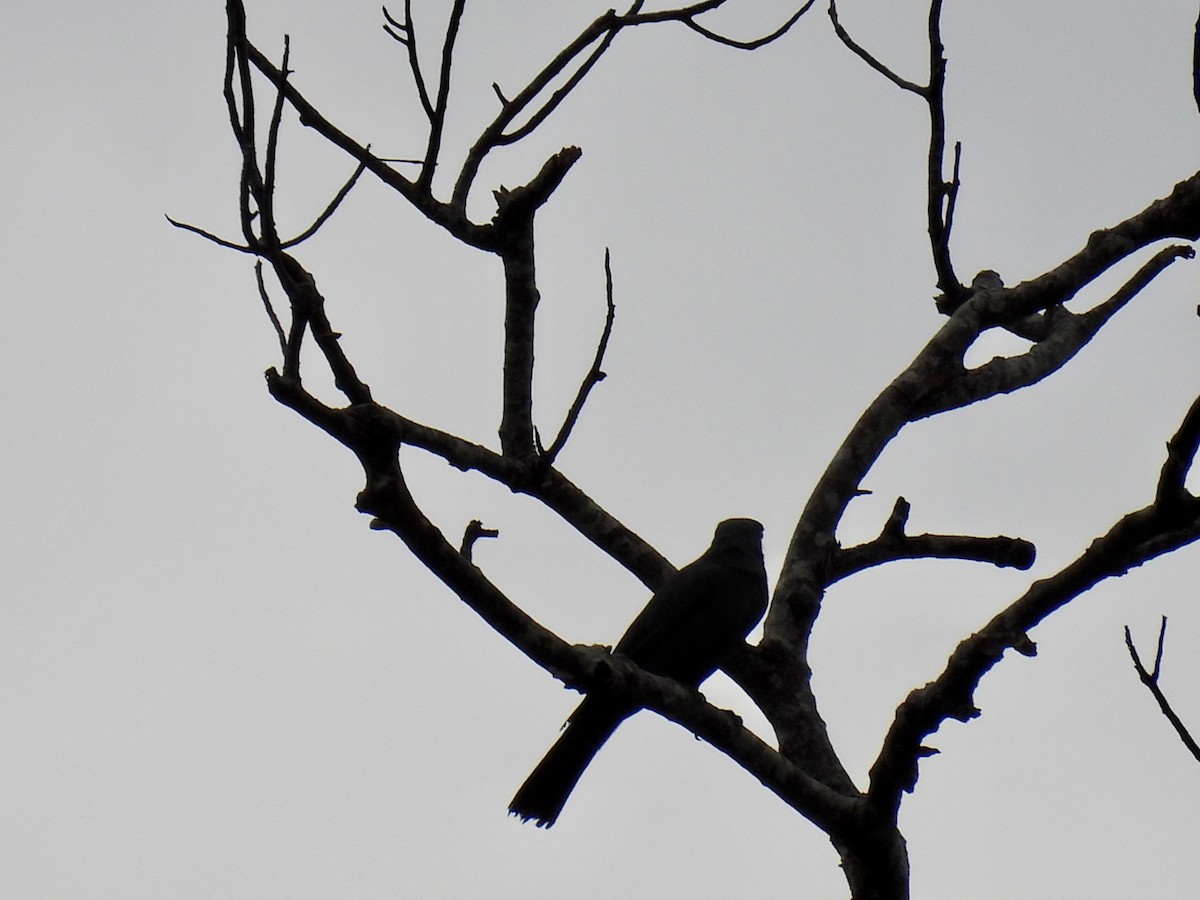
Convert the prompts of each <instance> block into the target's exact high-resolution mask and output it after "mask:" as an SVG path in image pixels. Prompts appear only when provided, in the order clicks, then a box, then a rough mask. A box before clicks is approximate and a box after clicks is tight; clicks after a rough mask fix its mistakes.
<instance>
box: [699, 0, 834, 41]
mask: <svg viewBox="0 0 1200 900" xmlns="http://www.w3.org/2000/svg"><path fill="white" fill-rule="evenodd" d="M815 2H816V0H808V2H807V3H805V4H804V5H803V6H802V7H800V9H798V10H797V11H796V12H795V13H794V14H793V15H792V16H791V18H789V19H788V20H787V21H786V22H784V23H783V24H782V25H780V26H779V27H778V28H776V29H775V30H774V31H772V32H771V33H770V34H767V35H764V36H763V37H760V38H755V39H753V40H749V41H738V40H734V39H733V38H727V37H724V36H723V35H720V34H717V33H716V32H715V31H710V30H709V29H707V28H705V27H704V26H703V25H701V24H700V23H699V22H697V21H696V19H695V18H694V17H692V18H688V19H684V20H683V24H685V25H686V26H687V27H688V28H690V29H692V31H695V32H696V33H697V34H700V35H703V36H704V37H706V38H708V39H709V40H710V41H715V42H716V43H718V44H723V45H725V46H726V47H733V48H734V49H736V50H757V49H758V48H759V47H765V46H766V45H767V44H770V43H772V42H773V41H777V40H779V38H781V37H783V36H784V35H785V34H787V33H788V32H789V31H791V29H792V26H793V25H795V24H796V23H797V22H799V21H800V17H801V16H802V15H804V14H805V13H806V12H808V9H809V7H810V6H812V5H813V3H815Z"/></svg>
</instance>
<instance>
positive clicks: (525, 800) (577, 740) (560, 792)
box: [508, 697, 629, 828]
mask: <svg viewBox="0 0 1200 900" xmlns="http://www.w3.org/2000/svg"><path fill="white" fill-rule="evenodd" d="M628 715H629V711H628V710H626V709H625V708H624V707H622V706H616V705H614V704H612V703H609V702H607V701H605V700H600V699H597V698H593V697H585V698H584V700H583V702H582V703H581V704H579V708H578V709H576V710H575V712H574V713H572V714H571V718H570V720H569V721H568V722H567V728H566V730H565V731H564V732H563V733H562V735H561V736H560V737H559V739H558V740H557V741H555V743H554V746H553V747H551V748H550V750H549V751H548V752H547V753H546V755H545V756H543V757H542V761H541V762H540V763H538V764H537V768H535V769H534V770H533V772H531V773H530V775H529V777H528V778H526V779H525V783H524V784H523V785H521V788H520V790H518V791H517V793H516V796H515V797H513V798H512V802H511V803H509V804H508V811H509V812H510V813H511V814H512V815H515V816H519V817H520V818H521V820H522V821H524V822H528V821H529V820H530V819H533V820H534V823H535V824H536V825H537V826H538V827H539V828H549V827H550V826H551V825H553V824H554V821H555V819H557V818H558V814H559V813H560V812H562V808H563V804H565V803H566V802H567V797H569V796H570V795H571V791H572V790H574V789H575V784H576V782H578V781H579V778H580V776H581V775H583V770H584V769H586V768H587V767H588V763H590V762H591V761H592V757H594V756H595V755H596V753H597V752H598V751H599V750H600V748H601V747H603V746H604V742H605V741H607V740H608V739H609V737H611V736H612V733H613V732H614V731H616V729H617V726H618V725H620V724H621V722H622V720H624V719H625V718H626V717H627V716H628Z"/></svg>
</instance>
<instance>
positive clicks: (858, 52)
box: [829, 0, 929, 98]
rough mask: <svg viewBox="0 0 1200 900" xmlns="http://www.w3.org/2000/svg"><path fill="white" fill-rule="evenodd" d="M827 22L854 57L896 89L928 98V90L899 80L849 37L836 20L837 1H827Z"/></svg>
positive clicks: (913, 83)
mask: <svg viewBox="0 0 1200 900" xmlns="http://www.w3.org/2000/svg"><path fill="white" fill-rule="evenodd" d="M829 21H831V22H832V23H833V30H834V31H835V32H836V33H837V36H838V38H839V39H840V40H841V42H842V43H843V44H845V45H846V47H847V48H848V49H849V50H850V51H851V52H852V53H854V55H855V56H857V57H858V58H859V59H861V60H862V61H863V62H865V63H866V64H867V65H868V66H870V67H871V68H872V69H874V70H875V71H876V72H878V73H879V74H880V75H882V76H883V77H884V78H886V79H887V80H888V81H890V82H891V83H892V84H894V85H896V87H898V88H900V89H902V90H905V91H911V92H912V93H914V94H917V95H918V96H921V97H926V98H928V96H929V88H927V87H922V86H921V85H919V84H917V83H916V82H913V81H908V80H907V79H904V78H901V77H900V76H899V75H897V74H896V73H895V72H893V71H892V70H891V69H889V68H888V67H887V66H885V65H884V64H883V63H881V62H880V61H879V60H878V59H876V58H875V57H874V56H872V55H871V53H870V51H868V50H867V49H866V48H865V47H863V46H862V45H861V44H859V43H858V42H856V41H855V40H854V38H852V37H851V36H850V32H848V31H846V29H845V27H843V25H842V23H841V20H840V19H838V13H837V0H829Z"/></svg>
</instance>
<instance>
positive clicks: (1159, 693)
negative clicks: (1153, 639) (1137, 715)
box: [1125, 616, 1200, 762]
mask: <svg viewBox="0 0 1200 900" xmlns="http://www.w3.org/2000/svg"><path fill="white" fill-rule="evenodd" d="M1166 637H1167V617H1166V616H1163V617H1162V626H1161V627H1160V628H1159V630H1158V649H1157V651H1156V652H1155V654H1154V669H1153V671H1150V672H1147V671H1146V667H1145V666H1143V665H1142V660H1141V657H1139V656H1138V652H1137V648H1136V647H1134V646H1133V635H1131V634H1130V633H1129V626H1128V625H1126V626H1125V646H1126V647H1128V648H1129V656H1130V657H1131V658H1132V659H1133V668H1134V669H1135V670H1136V671H1137V674H1138V678H1139V679H1141V682H1142V684H1144V685H1145V686H1146V689H1147V690H1148V691H1150V694H1151V695H1152V696H1153V697H1154V699H1155V701H1156V702H1157V703H1158V708H1159V710H1161V712H1162V714H1163V715H1164V716H1166V718H1167V721H1168V722H1170V723H1171V727H1172V728H1174V729H1175V733H1176V734H1177V735H1179V739H1180V740H1181V741H1183V746H1185V747H1187V749H1188V752H1189V753H1191V754H1192V756H1194V757H1195V758H1196V761H1197V762H1200V745H1197V743H1196V741H1195V739H1194V738H1193V737H1192V735H1191V733H1190V732H1189V731H1188V729H1187V726H1186V725H1184V724H1183V720H1182V719H1180V718H1179V716H1178V714H1177V713H1176V712H1175V710H1174V709H1172V708H1171V703H1170V701H1169V700H1167V695H1166V694H1164V693H1163V690H1162V688H1161V687H1159V685H1158V673H1159V668H1160V666H1161V665H1162V655H1163V641H1164V640H1166Z"/></svg>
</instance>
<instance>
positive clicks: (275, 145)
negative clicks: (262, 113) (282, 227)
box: [259, 34, 291, 236]
mask: <svg viewBox="0 0 1200 900" xmlns="http://www.w3.org/2000/svg"><path fill="white" fill-rule="evenodd" d="M290 53H291V40H290V39H289V38H288V36H287V35H286V34H285V35H284V36H283V59H282V60H281V61H280V64H279V72H280V75H281V76H282V78H283V83H286V81H287V77H288V75H290V74H291V70H290V69H288V56H289V55H290ZM283 104H284V96H283V90H282V86H281V87H280V88H279V89H277V90H276V91H275V105H274V107H273V108H272V109H271V121H270V123H269V124H268V126H267V158H266V161H265V162H264V163H263V191H262V197H261V198H259V214H260V216H261V220H262V221H263V222H271V223H272V225H273V224H274V222H275V160H276V155H277V153H278V151H279V126H280V125H281V124H282V122H283ZM271 231H272V233H273V232H274V228H272V229H271ZM264 236H265V232H264Z"/></svg>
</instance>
